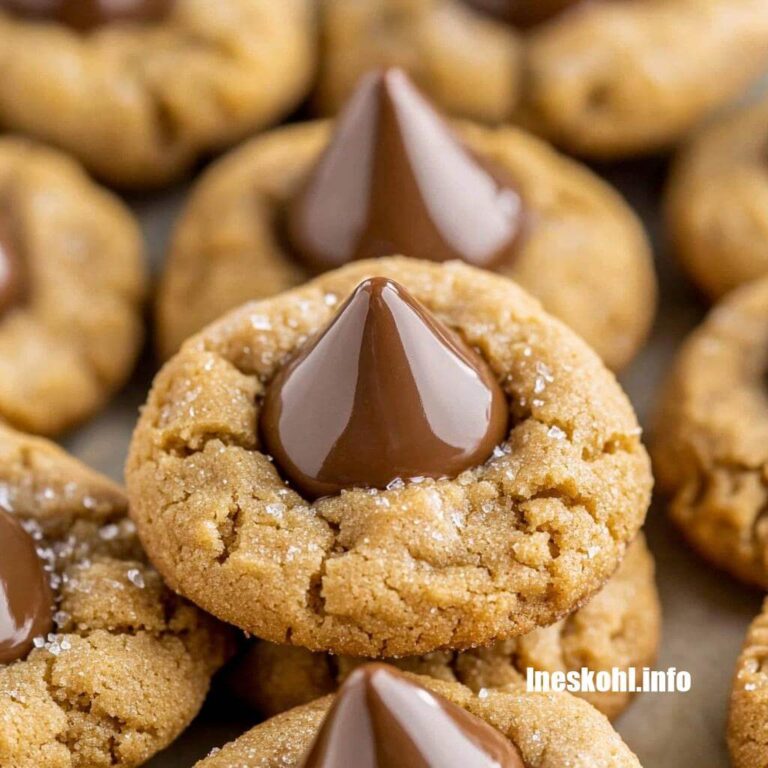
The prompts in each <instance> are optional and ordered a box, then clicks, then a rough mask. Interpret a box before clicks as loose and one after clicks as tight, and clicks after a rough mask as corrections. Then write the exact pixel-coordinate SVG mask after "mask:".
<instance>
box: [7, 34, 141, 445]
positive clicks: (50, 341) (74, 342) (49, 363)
mask: <svg viewBox="0 0 768 768" xmlns="http://www.w3.org/2000/svg"><path fill="white" fill-rule="evenodd" d="M1 23H2V22H0V24H1ZM0 56H2V54H0ZM0 88H2V85H0ZM0 120H1V118H0ZM145 282H146V277H145V271H144V264H143V244H142V239H141V233H140V231H139V227H138V224H137V223H136V221H135V220H134V218H133V216H132V215H131V213H130V211H129V210H128V209H127V208H126V206H125V205H124V204H123V203H122V202H120V201H119V200H118V199H117V198H116V197H114V196H113V195H111V194H110V193H109V192H107V191H106V190H104V189H102V188H100V187H98V186H97V185H96V184H94V183H93V182H92V181H91V180H90V179H89V178H88V177H87V176H86V175H85V173H84V172H83V170H82V169H81V168H80V166H79V165H77V164H76V163H75V162H74V161H72V160H71V159H69V158H68V157H66V156H64V155H62V154H61V153H59V152H57V151H55V150H51V149H47V148H45V147H43V146H41V145H38V144H35V143H32V142H29V141H26V140H23V139H17V138H11V137H2V138H0V419H2V420H3V421H5V422H7V423H10V424H11V425H13V426H14V427H17V428H19V429H24V430H26V431H29V432H36V433H42V434H48V435H50V434H56V433H59V432H61V431H63V430H64V429H67V428H68V427H71V426H73V425H75V424H77V423H78V422H81V421H83V420H84V419H86V418H87V417H89V416H90V415H92V414H93V413H94V412H95V411H97V410H98V409H99V408H100V407H101V406H103V405H104V404H105V403H106V401H107V400H108V399H109V397H110V396H111V395H112V394H113V393H114V392H115V390H116V389H117V388H118V387H120V386H121V385H122V384H123V383H124V382H125V381H126V379H127V378H128V376H129V374H130V372H131V370H132V368H133V365H134V362H135V360H136V357H137V355H138V352H139V349H140V347H141V341H142V337H143V318H142V300H143V297H144V291H145Z"/></svg>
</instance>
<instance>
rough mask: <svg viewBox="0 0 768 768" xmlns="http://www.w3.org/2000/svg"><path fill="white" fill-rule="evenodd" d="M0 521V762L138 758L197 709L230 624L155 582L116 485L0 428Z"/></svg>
mask: <svg viewBox="0 0 768 768" xmlns="http://www.w3.org/2000/svg"><path fill="white" fill-rule="evenodd" d="M0 530H1V531H2V536H3V544H2V552H3V554H2V558H0V603H1V604H2V605H3V608H4V611H3V613H2V614H0V765H2V766H8V768H10V767H11V766H12V767H13V768H42V767H43V766H44V767H45V768H108V767H109V768H133V767H134V766H138V765H141V764H142V763H144V762H145V761H147V760H148V759H149V758H150V757H151V756H152V755H154V754H155V753H156V752H158V751H160V750H161V749H163V748H164V747H165V746H167V745H168V744H169V743H170V742H171V741H172V740H173V739H174V738H175V737H176V736H178V735H179V734H180V733H181V732H182V731H183V730H184V728H185V727H186V726H187V724H188V723H189V722H190V721H191V720H192V718H193V717H194V716H195V715H196V714H197V712H198V710H199V708H200V707H201V705H202V703H203V699H204V698H205V695H206V692H207V690H208V685H209V682H210V678H211V675H212V674H213V673H214V671H215V670H216V669H217V668H218V667H219V666H220V665H221V664H222V663H223V661H224V658H225V653H226V649H227V644H228V642H227V634H226V631H225V630H223V629H222V628H220V627H219V626H218V625H217V624H216V622H214V621H213V620H212V619H210V618H208V617H206V616H204V615H203V614H202V613H201V612H200V611H198V610H197V609H196V608H194V607H193V606H191V605H189V604H188V603H186V602H184V601H183V600H182V599H181V598H178V597H176V595H174V594H173V593H171V592H170V591H169V590H168V589H166V588H165V586H164V585H163V583H162V581H161V579H160V576H159V575H158V574H157V572H156V571H155V570H153V569H152V567H151V566H150V565H149V564H148V563H147V561H146V558H145V556H144V554H143V552H142V550H141V547H140V545H139V542H138V539H137V538H136V535H135V528H134V526H133V524H132V523H131V521H130V520H129V519H128V518H127V502H126V499H125V496H124V494H123V492H122V490H121V489H120V488H118V487H117V486H115V485H114V484H112V483H111V482H110V481H109V480H107V479H106V478H104V477H102V476H100V475H98V474H96V473H95V472H92V471H91V470H89V469H87V468H86V467H84V466H83V465H82V464H80V463H79V462H78V461H76V460H75V459H73V458H71V457H70V456H68V455H67V454H65V453H64V452H63V451H61V450H60V449H59V448H57V447H55V446H53V445H52V444H50V443H48V442H46V441H43V440H41V439H37V438H32V437H27V436H25V435H22V434H20V433H16V432H13V431H11V430H9V429H7V428H5V427H2V428H0ZM35 549H36V550H37V551H36V552H35ZM38 558H39V560H38ZM39 574H42V576H43V578H44V579H45V581H44V582H38V581H37V580H38V579H39ZM41 584H42V586H41ZM24 617H27V618H29V617H34V618H35V620H36V623H35V624H34V625H33V624H32V623H27V622H26V621H25V620H22V619H24ZM33 626H34V628H33V629H30V627H33ZM39 633H41V634H39Z"/></svg>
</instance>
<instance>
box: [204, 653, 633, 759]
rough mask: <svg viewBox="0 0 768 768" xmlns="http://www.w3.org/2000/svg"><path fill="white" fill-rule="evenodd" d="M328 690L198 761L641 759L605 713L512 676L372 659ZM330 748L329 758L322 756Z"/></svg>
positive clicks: (567, 695) (325, 755) (572, 698)
mask: <svg viewBox="0 0 768 768" xmlns="http://www.w3.org/2000/svg"><path fill="white" fill-rule="evenodd" d="M335 700H336V701H335V702H334V697H333V696H328V697H325V698H322V699H318V700H316V701H314V702H312V703H310V704H305V705H303V706H301V707H296V708H295V709H291V710H289V711H288V712H285V713H284V714H282V715H278V716H277V717H273V718H272V719H271V720H267V721H266V722H264V723H262V724H261V725H258V726H256V728H254V729H252V730H251V731H249V732H248V733H246V734H245V735H244V736H241V737H240V738H239V739H237V740H236V741H234V742H232V743H231V744H228V745H227V746H225V747H224V748H223V749H220V750H215V751H214V752H213V753H212V754H211V755H210V756H209V757H208V758H206V759H205V760H202V761H200V762H199V763H198V764H197V766H196V768H296V767H297V766H302V767H303V768H315V767H316V766H320V765H330V764H336V765H344V766H346V765H350V766H352V765H354V764H355V763H354V760H355V759H361V755H362V756H363V757H366V756H367V755H369V754H377V755H379V756H380V757H381V759H382V761H383V762H381V763H380V764H383V765H387V766H395V765H396V766H398V767H399V768H416V767H417V766H424V765H440V766H446V767H448V768H459V766H462V767H463V766H467V765H477V766H488V768H491V767H493V766H499V767H500V768H563V766H569V768H640V763H639V761H638V759H637V757H635V755H634V754H632V752H631V751H630V749H629V748H628V747H627V746H626V745H625V744H624V742H623V741H622V740H621V738H620V737H619V736H618V734H617V733H616V732H615V731H614V730H613V728H611V725H610V723H609V722H608V721H607V720H606V719H605V717H604V716H603V715H601V714H600V713H599V712H597V711H596V710H595V709H594V708H593V707H591V706H590V705H589V704H587V703H586V702H585V701H580V700H579V699H577V698H575V697H573V696H571V695H569V694H566V693H560V694H536V693H527V692H526V691H525V688H524V686H521V685H513V686H510V687H509V688H508V689H506V690H503V691H486V692H484V694H483V695H478V694H474V693H472V691H470V690H469V689H468V688H466V687H464V686H463V685H461V684H459V683H453V682H444V681H440V680H435V679H434V678H430V677H424V676H421V675H412V674H409V673H405V674H403V673H397V672H395V671H394V670H393V668H391V667H384V666H383V665H378V664H377V665H369V666H368V667H362V668H360V669H358V670H356V671H355V672H354V673H353V674H352V675H351V676H350V677H349V678H348V679H347V681H346V683H345V684H344V687H343V688H342V689H341V690H340V692H339V693H338V694H337V696H336V697H335ZM457 708H458V709H457ZM489 726H490V728H489ZM409 736H410V738H408V737H409ZM467 740H468V741H469V744H471V745H472V746H471V747H469V754H467V753H466V752H465V750H466V749H467V747H468V746H469V745H468V744H467ZM478 753H480V754H478ZM329 755H333V756H334V757H335V758H336V763H332V762H330V761H327V762H322V761H321V758H322V757H327V756H329ZM491 755H492V757H491ZM345 758H346V759H345ZM387 758H388V759H387ZM462 758H463V759H462ZM371 760H372V758H371Z"/></svg>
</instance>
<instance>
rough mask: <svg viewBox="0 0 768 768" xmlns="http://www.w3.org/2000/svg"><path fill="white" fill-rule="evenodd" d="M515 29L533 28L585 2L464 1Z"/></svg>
mask: <svg viewBox="0 0 768 768" xmlns="http://www.w3.org/2000/svg"><path fill="white" fill-rule="evenodd" d="M464 2H465V3H467V4H468V5H471V6H473V7H474V8H477V9H478V10H480V11H483V12H484V13H488V14H490V15H491V16H495V17H496V18H497V19H501V20H502V21H506V22H507V23H508V24H512V25H513V26H515V27H524V28H525V27H533V26H535V25H536V24H541V23H542V22H543V21H547V20H548V19H551V18H552V17H553V16H557V14H558V13H561V12H562V11H564V10H566V8H569V7H570V6H572V5H578V4H580V3H583V2H584V0H464Z"/></svg>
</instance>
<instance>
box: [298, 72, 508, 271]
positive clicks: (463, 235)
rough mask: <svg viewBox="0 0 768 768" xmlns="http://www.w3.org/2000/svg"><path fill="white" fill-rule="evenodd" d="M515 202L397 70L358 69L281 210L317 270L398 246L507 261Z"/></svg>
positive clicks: (404, 250)
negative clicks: (312, 161)
mask: <svg viewBox="0 0 768 768" xmlns="http://www.w3.org/2000/svg"><path fill="white" fill-rule="evenodd" d="M522 218H523V213H522V202H521V199H520V195H519V193H518V191H517V190H516V187H515V184H514V183H513V182H512V180H511V179H510V178H509V177H508V175H507V174H506V172H504V171H503V170H502V169H500V168H498V167H496V166H495V165H494V164H493V163H491V162H490V160H487V159H484V158H480V157H478V156H477V155H475V154H474V153H473V152H472V151H470V150H469V148H468V147H466V146H465V145H464V144H463V142H462V141H460V140H459V138H458V137H457V136H456V135H455V134H454V132H453V130H452V129H451V127H450V126H449V125H448V124H447V123H446V121H445V120H444V119H443V118H442V117H441V116H440V115H439V114H438V113H437V112H436V111H435V109H434V108H433V107H432V105H431V104H430V103H429V101H427V99H426V98H425V97H424V95H423V94H422V93H421V92H420V91H419V90H418V89H417V88H416V86H415V85H414V84H413V83H412V82H411V80H410V79H409V78H408V76H407V75H406V74H405V73H404V72H403V71H402V70H400V69H395V68H391V69H386V70H381V71H377V72H372V73H369V74H367V75H365V76H364V77H363V78H362V79H361V80H360V82H359V84H358V86H357V88H356V90H355V92H354V93H353V94H352V96H351V97H350V99H349V101H348V102H347V105H346V107H345V108H344V110H343V111H342V113H341V114H340V116H339V118H338V120H337V122H336V127H335V130H334V135H333V137H332V139H331V142H330V144H329V145H328V147H327V148H326V149H325V151H324V153H323V154H322V156H321V157H320V159H319V160H318V162H317V164H316V166H315V168H314V170H313V171H312V173H311V174H310V176H309V178H308V180H307V182H306V183H305V185H304V186H303V187H302V188H301V189H300V191H299V193H298V194H297V196H296V197H295V198H294V200H293V201H292V202H291V204H290V206H289V209H288V219H287V232H288V236H289V239H290V241H291V244H292V246H293V249H294V252H295V255H296V256H297V257H298V258H299V259H300V260H302V261H303V262H304V263H305V265H306V266H307V267H309V269H311V270H312V271H315V272H322V271H324V270H327V269H332V268H334V267H338V266H341V265H342V264H346V263H347V262H350V261H353V260H356V259H366V258H374V257H377V256H389V255H391V254H394V253H400V254H403V255H405V256H410V257H412V258H419V259H426V260H430V261H449V260H455V259H461V260H463V261H466V262H469V263H471V264H475V265H476V266H481V267H492V266H495V265H497V264H500V263H502V262H504V261H509V260H511V259H512V258H513V257H514V255H515V253H516V250H517V249H516V246H517V241H518V237H519V235H520V231H521V227H522Z"/></svg>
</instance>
